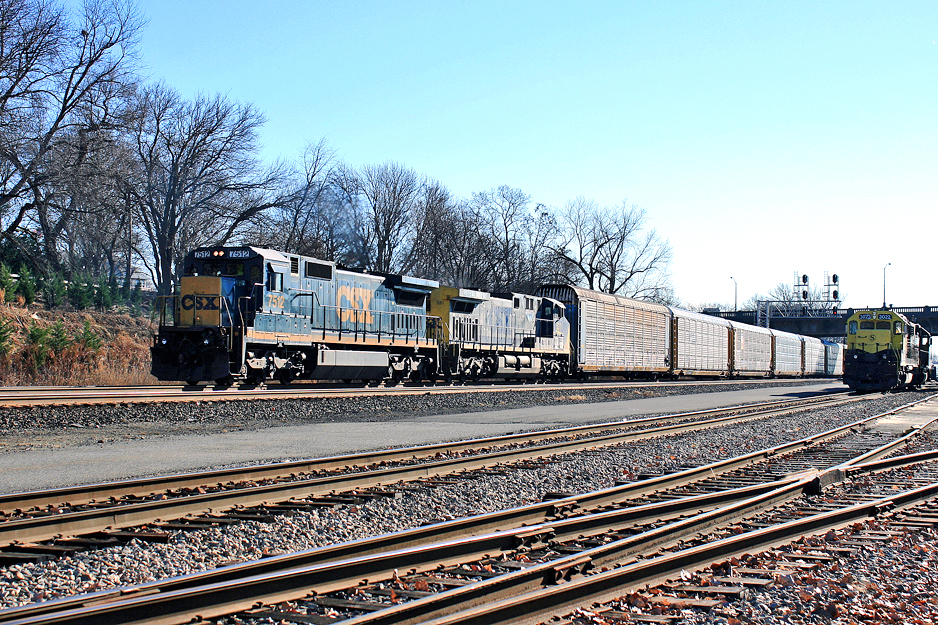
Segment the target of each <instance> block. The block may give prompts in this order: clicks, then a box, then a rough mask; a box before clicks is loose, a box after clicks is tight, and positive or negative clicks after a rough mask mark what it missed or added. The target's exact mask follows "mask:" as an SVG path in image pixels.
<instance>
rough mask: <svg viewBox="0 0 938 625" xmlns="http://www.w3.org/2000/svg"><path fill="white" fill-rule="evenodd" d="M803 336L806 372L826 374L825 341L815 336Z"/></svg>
mask: <svg viewBox="0 0 938 625" xmlns="http://www.w3.org/2000/svg"><path fill="white" fill-rule="evenodd" d="M801 338H802V339H803V340H804V374H805V375H824V374H825V372H826V363H825V360H824V343H823V342H822V341H821V339H818V338H814V337H813V336H803V337H801Z"/></svg>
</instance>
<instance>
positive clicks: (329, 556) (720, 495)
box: [0, 415, 938, 624]
mask: <svg viewBox="0 0 938 625" xmlns="http://www.w3.org/2000/svg"><path fill="white" fill-rule="evenodd" d="M879 416H882V415H878V416H877V417H879ZM877 417H872V418H871V419H875V418H877ZM864 421H869V420H864ZM862 425H863V424H862V423H861V422H858V423H855V424H850V425H849V426H846V427H843V428H837V429H835V430H831V431H829V432H824V433H821V434H818V435H816V436H812V437H809V438H807V439H803V440H800V441H795V442H792V443H788V444H786V445H782V446H779V447H775V448H771V449H766V450H761V451H758V452H754V453H752V454H747V455H746V456H742V457H738V458H732V459H728V460H725V461H722V462H719V463H713V464H710V465H706V466H703V467H695V468H689V469H686V470H685V471H681V472H678V473H676V474H672V475H663V476H659V477H656V478H649V479H647V480H643V481H641V482H632V483H629V484H622V485H619V486H616V487H614V488H611V489H605V490H603V491H597V492H594V493H587V494H584V495H579V496H576V497H565V498H561V499H557V500H554V501H547V502H542V503H540V504H533V505H531V506H525V507H522V508H517V509H514V510H509V511H500V512H497V513H491V514H488V515H482V516H481V517H474V518H470V519H460V520H456V521H452V522H448V523H442V524H437V525H434V526H429V527H424V528H417V529H415V530H410V531H408V532H400V533H397V534H391V535H386V536H380V537H375V538H371V539H366V540H361V541H355V542H354V543H347V544H341V545H333V546H330V547H326V548H323V549H317V550H312V551H309V552H303V553H300V554H290V555H287V556H281V557H277V558H269V559H265V560H262V561H259V562H252V563H245V564H241V565H236V566H232V567H224V568H222V569H217V570H214V571H209V572H206V573H201V574H198V575H191V576H186V577H182V578H176V579H174V580H165V581H162V582H154V583H152V584H144V585H140V586H135V587H133V588H127V589H122V590H120V591H114V592H110V593H96V594H92V595H88V596H84V597H75V598H70V599H64V600H56V601H52V602H49V603H48V604H38V605H33V606H27V607H24V608H16V609H11V610H3V611H0V622H12V623H38V622H49V623H59V622H70V623H110V622H113V623H118V622H120V623H125V622H126V623H131V622H140V623H173V622H187V621H188V620H189V619H190V618H192V616H193V615H199V616H201V617H204V618H210V617H219V616H222V615H225V614H235V613H237V614H238V618H239V619H245V618H247V619H253V618H256V619H264V618H282V619H288V620H289V619H290V617H291V614H292V616H293V617H295V619H294V620H296V622H306V623H319V622H322V623H326V622H339V620H338V619H335V618H331V617H323V616H321V613H318V612H317V614H320V615H319V616H317V615H316V614H314V613H312V612H309V613H308V614H300V612H301V611H302V612H307V611H308V610H310V609H313V608H315V609H316V610H319V609H320V608H324V607H325V608H328V609H329V610H335V609H338V608H342V609H348V610H352V612H351V613H352V614H355V613H359V614H360V615H359V616H354V617H353V618H351V619H348V620H346V621H345V622H347V623H349V624H352V623H355V624H358V623H366V622H367V623H405V622H425V621H428V620H429V619H436V618H439V619H440V620H439V621H433V622H439V623H444V622H446V623H449V622H453V623H456V622H460V623H462V622H466V623H469V622H473V623H495V622H522V621H521V620H519V619H520V618H521V617H520V615H522V614H523V615H525V618H526V619H527V621H525V622H536V621H530V619H531V618H535V619H537V618H541V616H540V615H554V614H558V613H561V612H562V611H563V610H565V609H568V608H569V607H570V606H571V605H574V603H571V602H573V601H574V599H575V605H583V604H584V603H587V604H588V603H589V602H590V601H593V600H597V601H598V600H602V599H601V597H604V596H606V595H608V594H610V593H611V594H615V593H619V594H621V593H622V592H623V589H626V588H632V587H643V586H644V584H647V583H654V582H657V581H660V580H662V579H665V578H667V577H668V576H673V574H674V571H675V570H677V571H678V572H680V570H681V569H688V568H691V569H692V568H699V566H698V564H699V562H705V563H706V564H709V563H711V562H713V561H715V560H717V559H719V557H729V556H727V555H725V554H727V553H737V552H740V550H744V551H752V550H753V549H754V548H756V547H758V546H760V545H763V544H770V543H771V544H776V543H779V541H781V542H785V541H786V540H789V539H788V538H787V537H788V536H789V535H791V533H792V532H795V533H797V534H798V535H801V534H802V533H805V532H808V533H810V532H811V531H820V530H819V529H818V528H821V527H825V528H826V527H840V526H842V525H844V524H848V523H852V522H854V520H855V519H857V518H861V517H863V515H867V516H868V515H869V514H870V513H871V511H872V512H875V513H879V512H881V511H882V510H883V509H884V506H887V502H886V500H885V499H884V498H881V499H882V501H879V500H876V501H875V502H874V503H872V504H869V503H864V504H862V505H861V504H856V505H846V504H844V505H840V506H835V508H836V509H835V510H830V509H827V510H824V511H821V512H817V511H815V512H817V513H811V514H809V515H808V516H806V517H805V518H804V519H800V520H798V521H797V522H796V521H790V522H789V523H785V524H782V525H781V526H779V527H786V528H787V529H785V530H772V528H771V527H761V528H757V529H753V526H752V525H750V526H749V527H748V528H745V530H744V531H743V530H741V531H740V532H739V535H738V536H737V535H736V534H733V535H732V536H730V537H729V538H726V539H721V540H716V541H707V542H705V543H703V544H701V545H696V546H692V547H689V548H687V547H686V545H682V542H683V541H686V540H689V539H690V538H691V537H693V536H697V535H700V534H704V535H706V534H709V533H712V532H714V531H726V530H725V529H722V530H721V528H725V527H726V526H727V524H732V523H740V522H741V521H742V520H743V519H747V518H750V519H751V518H752V517H753V516H755V515H758V514H760V513H763V512H764V511H766V510H769V509H773V508H776V507H778V506H779V505H781V504H783V503H785V502H790V501H795V500H798V499H799V498H802V497H804V496H805V495H817V494H818V493H820V492H821V491H822V489H824V488H828V487H830V486H831V485H833V484H839V483H842V482H844V481H845V480H847V479H852V478H855V477H856V476H858V475H865V474H870V473H871V472H874V471H883V470H887V469H890V468H894V467H896V466H906V465H909V464H912V463H921V462H933V461H934V460H935V459H936V458H938V453H936V452H932V453H929V454H919V455H916V456H914V457H909V456H906V457H904V458H900V459H890V460H887V461H882V460H876V459H877V458H880V457H882V456H886V455H888V454H890V453H893V452H894V451H895V450H896V449H899V448H900V447H902V446H904V445H907V444H908V443H909V441H910V440H912V439H913V438H914V437H915V436H916V435H917V434H918V433H919V432H918V431H916V432H912V433H909V434H907V435H906V436H903V437H894V436H887V435H883V436H879V437H877V436H873V435H872V434H870V433H865V432H860V431H857V430H858V429H859V428H861V427H862ZM884 439H890V440H884ZM806 467H808V468H806ZM929 479H930V481H934V480H933V479H931V478H929ZM893 486H894V485H893ZM936 488H938V487H935V486H934V485H932V484H929V486H927V487H924V488H921V487H920V488H917V489H909V492H908V493H897V492H896V491H895V490H892V491H891V492H892V497H891V498H890V499H889V500H888V501H889V502H891V503H889V504H888V505H891V506H893V507H904V506H909V505H913V504H915V503H916V502H919V501H923V500H925V499H928V498H930V497H934V496H935V494H936V492H935V489H936ZM850 503H852V504H855V502H850ZM812 505H813V504H812ZM826 505H827V507H828V508H829V507H830V506H831V505H832V504H831V503H830V502H827V503H826ZM863 518H865V517H863ZM808 519H810V520H808ZM521 524H527V525H526V526H521ZM506 527H513V528H514V529H505V528H506ZM610 528H611V529H612V531H610ZM792 528H794V529H792ZM770 530H771V531H770ZM786 532H788V533H786ZM730 533H731V534H732V533H733V531H732V530H731V531H730ZM739 536H745V538H740V537H739ZM727 541H730V542H727ZM732 541H735V542H732ZM715 545H719V547H715ZM666 549H670V550H672V551H667V552H665V551H664V550H666ZM493 553H496V554H500V556H498V557H495V558H492V557H488V556H486V554H489V556H490V554H493ZM473 558H475V559H476V563H475V564H470V565H469V566H468V567H467V566H466V565H465V563H466V562H467V561H472V559H473ZM693 558H698V559H699V562H698V560H694V559H693ZM440 564H442V565H443V566H442V568H440V567H439V566H438V565H440ZM613 567H614V568H613ZM675 567H677V568H675ZM408 569H413V570H412V571H410V572H409V573H405V574H404V575H399V574H398V570H401V571H407V570H408ZM605 569H608V570H605ZM363 578H367V579H368V580H380V579H385V580H388V581H386V582H384V583H381V584H377V585H376V584H374V583H373V582H372V583H370V584H366V585H364V586H363V585H361V584H360V582H361V580H362V579H363ZM558 581H564V583H562V584H560V585H557V582H558ZM574 588H575V589H576V590H575V591H572V590H571V589H574ZM447 589H448V590H447ZM310 590H315V592H316V593H317V594H316V595H315V596H312V597H306V595H307V594H308V593H309V591H310ZM441 590H445V592H439V591H441ZM328 592H336V593H339V595H338V596H335V595H332V596H330V595H326V594H324V593H328ZM343 593H344V597H343ZM303 597H306V599H303V601H301V602H299V603H298V602H297V600H298V599H300V598H303ZM496 597H498V598H502V597H511V599H504V600H502V601H493V598H496ZM403 599H408V600H410V599H412V600H410V601H407V602H406V603H402V604H400V605H396V604H394V601H395V600H403ZM257 602H261V605H259V606H258V605H255V604H256V603H257ZM283 602H289V603H283ZM85 604H96V605H85ZM480 606H483V607H480ZM443 615H450V616H445V617H444V616H443ZM532 615H533V616H532ZM544 618H547V617H546V616H544ZM317 619H318V620H317ZM258 622H260V621H258Z"/></svg>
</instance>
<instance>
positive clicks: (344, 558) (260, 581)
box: [0, 478, 808, 623]
mask: <svg viewBox="0 0 938 625" xmlns="http://www.w3.org/2000/svg"><path fill="white" fill-rule="evenodd" d="M806 484H808V481H806V480H804V479H799V478H791V479H788V480H782V481H781V482H780V483H771V484H760V485H757V486H747V487H744V488H738V489H732V490H729V491H723V492H718V493H709V494H705V495H696V496H693V497H686V498H684V499H678V500H673V501H670V502H667V504H666V505H662V504H660V503H651V504H645V505H642V506H635V507H633V508H625V509H619V510H613V511H608V512H602V513H598V514H595V515H587V516H583V517H577V518H573V519H561V520H557V521H553V522H548V523H540V524H537V525H529V526H523V527H519V528H515V529H512V530H503V531H499V532H493V533H490V534H482V535H477V536H462V537H458V538H451V539H450V540H447V541H442V542H440V541H436V542H426V544H417V545H414V546H407V547H404V546H403V545H404V544H406V541H405V542H401V541H398V540H395V537H397V536H399V534H388V535H385V536H380V537H376V539H364V540H360V541H353V542H349V543H342V544H339V545H334V546H329V547H325V548H320V549H314V550H310V551H309V552H307V554H306V556H305V557H304V558H297V557H296V556H295V555H293V556H291V557H290V558H284V557H281V558H271V559H265V560H260V561H257V562H252V563H244V564H239V565H232V566H228V567H224V568H222V569H217V570H215V571H208V572H206V573H199V574H193V575H187V576H183V577H179V578H175V579H170V580H163V581H158V582H150V583H147V584H140V585H136V586H133V587H130V588H124V589H120V590H114V591H102V592H98V593H93V594H90V595H84V596H77V597H69V598H65V599H60V600H53V601H49V602H46V603H40V604H33V605H29V606H24V607H21V608H9V609H6V610H0V623H7V622H10V621H13V622H20V620H21V619H26V618H27V617H28V618H32V619H35V618H39V617H42V618H45V619H48V620H47V622H50V623H54V622H66V621H67V622H76V623H82V622H87V623H95V622H100V623H108V622H114V623H118V622H119V623H133V622H137V621H141V622H147V623H162V622H166V623H172V622H178V621H177V620H176V619H178V618H181V617H180V609H182V611H183V612H184V613H185V614H188V615H189V616H191V614H192V612H191V610H194V609H197V608H198V607H199V606H201V605H205V604H211V605H212V606H213V607H212V608H211V610H210V611H208V612H205V611H203V612H199V614H200V616H202V617H203V618H208V617H210V616H219V615H223V614H227V613H229V612H231V611H232V610H238V609H246V608H248V607H250V606H251V605H253V604H254V603H255V602H257V601H263V602H275V601H281V600H287V599H290V598H295V597H296V596H297V595H298V594H300V595H302V594H303V593H305V592H307V590H308V589H309V588H315V589H316V591H317V592H331V591H335V590H341V589H344V588H348V587H350V586H355V585H356V584H357V583H358V582H359V581H361V579H362V578H363V577H368V578H372V579H374V578H375V577H377V578H379V579H381V578H385V577H390V576H391V575H392V574H393V572H394V570H395V569H405V568H407V569H418V570H423V569H426V568H433V567H436V566H439V565H448V564H457V563H459V562H465V561H467V560H473V559H479V558H482V557H484V556H486V555H488V554H493V553H502V552H509V551H515V550H517V549H519V548H522V547H531V546H535V545H539V544H543V543H544V542H545V541H547V540H564V539H569V538H573V537H576V536H578V535H581V534H582V533H584V532H593V533H596V532H601V531H604V530H606V529H607V528H609V527H612V526H622V525H629V524H633V525H634V524H637V523H647V522H650V521H652V520H658V519H661V520H666V519H671V518H678V517H681V516H684V515H687V514H695V515H699V513H700V512H701V511H702V510H706V511H710V510H717V509H721V507H723V506H727V505H733V504H738V503H739V502H752V501H767V500H773V501H779V500H781V499H784V500H788V499H791V498H794V496H792V495H790V493H791V492H794V491H797V490H799V489H801V488H805V487H806V486H805V485H806ZM780 491H784V494H780ZM795 496H797V495H795ZM773 505H774V504H773ZM694 518H698V517H694ZM430 527H431V528H432V527H433V526H430ZM639 542H640V541H639ZM635 544H638V543H635ZM380 545H384V546H383V547H381V546H380ZM376 547H378V548H377V549H376ZM296 555H299V554H296ZM563 560H564V562H566V561H567V559H563ZM558 562H559V561H558ZM141 597H149V598H150V599H148V600H145V601H142V602H139V603H138V602H137V599H138V598H141ZM245 597H249V599H245ZM128 598H133V601H130V602H127V603H124V604H122V605H120V606H116V607H115V608H114V609H112V608H110V607H106V606H105V605H104V604H106V603H108V602H115V601H120V600H126V599H128ZM134 603H138V605H133V604H134ZM216 606H217V607H216ZM109 614H112V615H114V616H113V619H114V620H109V618H111V617H109V616H108V615H109ZM60 618H61V619H65V621H57V620H55V619H60ZM76 618H77V619H78V620H75V619H76ZM182 618H187V617H185V616H183V617H182ZM84 619H87V620H84ZM27 622H28V621H27Z"/></svg>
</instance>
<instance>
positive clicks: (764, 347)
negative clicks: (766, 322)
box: [730, 321, 772, 377]
mask: <svg viewBox="0 0 938 625" xmlns="http://www.w3.org/2000/svg"><path fill="white" fill-rule="evenodd" d="M730 325H731V326H732V328H733V374H734V375H740V376H749V377H754V376H766V377H767V376H769V375H770V374H771V373H772V333H771V332H769V330H767V329H766V328H760V327H757V326H751V325H747V324H744V323H738V322H736V321H730Z"/></svg>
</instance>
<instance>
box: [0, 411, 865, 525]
mask: <svg viewBox="0 0 938 625" xmlns="http://www.w3.org/2000/svg"><path fill="white" fill-rule="evenodd" d="M842 398H848V399H851V400H857V401H860V400H863V399H867V397H865V396H859V397H857V396H849V397H848V394H847V393H836V394H833V395H830V394H826V395H820V396H817V397H811V398H808V399H806V400H805V399H800V400H778V401H772V402H758V403H754V404H738V405H734V406H727V407H723V408H711V409H707V410H697V411H691V412H684V413H676V414H673V415H661V416H656V417H643V418H640V419H626V420H623V421H614V422H610V423H599V424H592V425H579V426H572V427H566V428H555V429H551V430H541V431H537V432H523V433H518V434H505V435H501V436H490V437H485V438H477V439H469V440H462V441H455V442H447V443H435V444H430V445H418V446H412V447H401V448H396V449H384V450H378V451H368V452H362V453H355V454H348V455H343V456H331V457H325V458H311V459H305V460H298V461H291V462H278V463H269V464H264V465H256V466H244V467H234V468H227V469H217V470H211V471H199V472H193V473H185V474H176V475H167V476H157V477H148V478H138V479H129V480H118V481H114V482H106V483H100V484H89V485H80V486H73V487H66V488H54V489H47V490H39V491H27V492H20V493H8V494H0V511H4V512H9V511H12V510H17V509H19V510H25V509H29V508H37V507H38V508H41V507H44V506H50V505H51V506H58V505H63V504H65V505H75V504H81V503H86V502H90V501H98V500H107V499H109V498H111V497H121V496H135V497H144V496H149V495H153V494H156V493H160V492H163V491H167V490H174V489H183V488H195V487H198V486H205V485H215V484H227V483H229V482H235V483H237V482H241V481H260V480H267V479H273V478H279V477H288V476H291V475H295V474H300V473H313V472H316V471H337V470H348V469H349V467H352V466H369V465H373V464H379V463H382V462H412V461H413V460H414V459H419V458H427V457H432V456H434V455H435V454H441V453H456V452H467V451H471V450H478V449H479V448H486V447H493V446H499V445H511V444H518V443H530V442H538V441H543V440H548V439H552V438H558V437H565V436H583V435H589V434H593V433H596V432H603V431H606V430H615V429H619V428H628V427H635V426H642V425H645V424H648V423H659V422H667V421H671V420H687V419H693V418H698V417H704V416H706V415H714V414H722V413H727V412H733V411H739V410H752V409H760V408H767V409H770V408H775V409H778V408H783V407H786V406H795V407H797V406H804V407H811V406H813V405H814V404H816V403H827V402H831V401H836V400H839V399H842Z"/></svg>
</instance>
